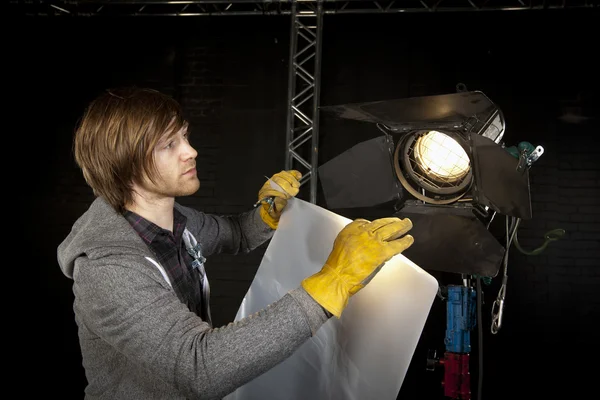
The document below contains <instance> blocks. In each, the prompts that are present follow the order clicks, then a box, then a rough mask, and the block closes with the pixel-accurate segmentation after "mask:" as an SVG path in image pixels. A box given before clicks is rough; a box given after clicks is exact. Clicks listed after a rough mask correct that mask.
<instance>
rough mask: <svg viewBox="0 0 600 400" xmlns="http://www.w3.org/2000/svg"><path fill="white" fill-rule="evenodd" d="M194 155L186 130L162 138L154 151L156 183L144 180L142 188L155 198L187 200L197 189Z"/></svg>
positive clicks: (195, 153) (195, 152)
mask: <svg viewBox="0 0 600 400" xmlns="http://www.w3.org/2000/svg"><path fill="white" fill-rule="evenodd" d="M197 155H198V152H197V151H196V150H194V148H193V147H192V146H191V145H190V143H189V141H188V131H187V126H185V127H184V128H183V129H181V130H180V131H179V132H177V133H176V134H175V135H168V134H165V135H164V136H163V137H162V138H161V140H160V141H159V142H158V144H157V146H156V148H155V149H154V162H155V163H156V168H157V170H158V173H159V176H158V177H157V178H158V179H157V183H156V184H154V183H153V182H151V181H149V180H146V182H145V184H144V187H145V189H146V190H147V191H149V192H152V193H153V194H154V195H155V196H156V197H178V196H188V195H191V194H194V193H196V191H197V190H198V189H199V188H200V181H199V180H198V176H197V174H196V156H197Z"/></svg>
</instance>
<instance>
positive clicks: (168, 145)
mask: <svg viewBox="0 0 600 400" xmlns="http://www.w3.org/2000/svg"><path fill="white" fill-rule="evenodd" d="M171 147H173V142H172V141H171V142H169V144H167V145H166V146H165V149H170V148H171Z"/></svg>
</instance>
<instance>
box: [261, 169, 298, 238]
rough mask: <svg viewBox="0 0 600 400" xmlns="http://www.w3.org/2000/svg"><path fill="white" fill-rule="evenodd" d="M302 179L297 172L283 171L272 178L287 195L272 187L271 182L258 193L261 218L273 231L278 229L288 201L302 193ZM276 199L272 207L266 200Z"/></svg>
mask: <svg viewBox="0 0 600 400" xmlns="http://www.w3.org/2000/svg"><path fill="white" fill-rule="evenodd" d="M300 178H302V174H301V173H300V172H299V171H296V170H289V171H281V172H279V173H277V174H275V175H273V176H272V177H271V180H272V181H273V182H275V183H276V184H277V185H279V187H281V189H283V190H284V191H285V193H283V192H281V191H280V190H278V189H275V188H272V187H271V182H270V181H267V182H265V184H264V185H263V186H262V188H261V189H260V191H259V192H258V201H259V202H262V204H261V208H260V216H261V218H262V219H263V221H265V223H266V224H267V225H269V226H270V227H271V228H273V229H277V225H278V224H279V217H281V212H282V211H283V209H284V207H285V206H286V204H287V201H288V199H290V198H292V197H294V196H296V195H297V194H298V192H299V191H300ZM269 197H274V202H273V204H272V205H271V204H270V203H267V202H266V201H265V199H267V198H269Z"/></svg>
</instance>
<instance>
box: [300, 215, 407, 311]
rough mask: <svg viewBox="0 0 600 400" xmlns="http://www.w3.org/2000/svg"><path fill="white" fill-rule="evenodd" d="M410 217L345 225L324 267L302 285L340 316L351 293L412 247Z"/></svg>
mask: <svg viewBox="0 0 600 400" xmlns="http://www.w3.org/2000/svg"><path fill="white" fill-rule="evenodd" d="M410 229H412V221H411V220H410V219H408V218H405V219H399V218H381V219H377V220H375V221H373V222H369V221H367V220H364V219H357V220H355V221H353V222H351V223H349V224H348V225H346V227H344V229H342V231H341V232H340V233H339V234H338V236H337V237H336V239H335V242H334V243H333V250H332V251H331V253H330V255H329V258H328V259H327V261H326V263H325V265H324V266H323V268H322V269H321V271H319V272H317V273H316V274H314V275H312V276H310V277H308V278H306V279H304V280H303V281H302V287H303V288H304V289H305V290H306V291H307V292H308V294H309V295H310V296H311V297H312V298H313V299H315V301H316V302H317V303H319V304H320V305H321V306H322V307H323V308H325V309H326V310H327V311H329V312H330V313H332V314H333V315H335V316H336V317H338V318H340V316H341V314H342V311H343V310H344V308H346V305H347V304H348V300H349V299H350V297H351V296H353V295H354V294H356V293H357V292H358V291H359V290H361V289H362V288H363V287H364V286H365V285H366V284H367V282H368V281H370V279H371V278H372V277H373V276H375V274H376V273H377V272H378V271H379V270H380V269H381V267H382V266H383V264H384V263H385V262H386V261H388V260H389V259H390V258H392V257H393V256H395V255H396V254H398V253H401V252H403V251H404V250H406V249H407V248H409V247H410V246H411V245H412V244H413V242H414V239H413V237H412V236H411V235H405V234H406V233H407V232H408V231H409V230H410ZM403 235H405V236H403Z"/></svg>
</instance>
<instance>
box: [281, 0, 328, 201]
mask: <svg viewBox="0 0 600 400" xmlns="http://www.w3.org/2000/svg"><path fill="white" fill-rule="evenodd" d="M323 11H324V10H323V2H322V1H319V2H315V1H299V2H297V3H296V2H294V3H293V4H292V9H291V13H292V28H291V33H290V62H289V77H288V114H287V126H286V155H285V156H286V157H285V167H286V169H297V170H299V171H300V172H302V179H301V180H300V183H301V184H302V185H304V184H305V183H306V182H307V181H310V202H311V203H316V201H317V166H318V148H319V98H320V91H321V43H322V37H323V34H322V31H323ZM307 143H308V144H309V145H310V147H308V145H307ZM307 158H308V160H307ZM296 165H300V166H301V167H302V168H300V167H296Z"/></svg>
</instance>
